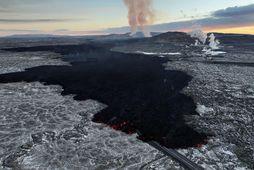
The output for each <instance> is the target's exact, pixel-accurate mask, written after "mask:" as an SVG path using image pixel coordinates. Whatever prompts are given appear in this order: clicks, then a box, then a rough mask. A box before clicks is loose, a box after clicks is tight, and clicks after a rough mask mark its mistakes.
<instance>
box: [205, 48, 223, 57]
mask: <svg viewBox="0 0 254 170" xmlns="http://www.w3.org/2000/svg"><path fill="white" fill-rule="evenodd" d="M202 51H203V52H205V55H211V56H217V55H220V54H226V53H227V52H224V51H212V49H207V48H204V49H203V50H202Z"/></svg>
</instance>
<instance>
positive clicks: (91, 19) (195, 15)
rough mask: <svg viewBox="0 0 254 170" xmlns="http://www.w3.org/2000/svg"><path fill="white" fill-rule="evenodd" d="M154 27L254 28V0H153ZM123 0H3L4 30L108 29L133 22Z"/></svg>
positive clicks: (1, 32) (0, 5) (116, 29)
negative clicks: (129, 18) (128, 15)
mask: <svg viewBox="0 0 254 170" xmlns="http://www.w3.org/2000/svg"><path fill="white" fill-rule="evenodd" d="M153 10H154V12H155V18H156V19H155V23H154V26H152V27H151V30H152V31H168V30H181V31H188V30H189V29H192V28H193V27H195V26H199V27H202V28H203V29H204V30H205V31H217V32H232V33H249V34H254V0H212V1H205V0H154V2H153ZM127 25H128V20H127V9H126V8H125V6H124V3H123V2H122V0H0V36H5V35H11V34H68V35H84V34H98V33H101V34H104V33H114V32H119V33H122V32H125V31H128V30H129V28H128V27H125V26H127Z"/></svg>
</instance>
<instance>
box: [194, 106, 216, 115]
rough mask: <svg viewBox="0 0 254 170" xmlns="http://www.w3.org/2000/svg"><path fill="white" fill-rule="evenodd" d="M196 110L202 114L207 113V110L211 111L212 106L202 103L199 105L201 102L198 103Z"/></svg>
mask: <svg viewBox="0 0 254 170" xmlns="http://www.w3.org/2000/svg"><path fill="white" fill-rule="evenodd" d="M196 111H197V112H198V113H199V114H200V115H201V116H203V115H204V114H206V113H208V112H213V111H214V110H213V108H209V107H206V106H204V105H201V104H198V105H197V109H196Z"/></svg>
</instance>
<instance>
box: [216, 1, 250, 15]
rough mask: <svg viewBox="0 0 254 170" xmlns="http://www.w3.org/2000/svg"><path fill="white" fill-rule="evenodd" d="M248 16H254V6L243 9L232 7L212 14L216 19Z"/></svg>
mask: <svg viewBox="0 0 254 170" xmlns="http://www.w3.org/2000/svg"><path fill="white" fill-rule="evenodd" d="M246 15H254V4H251V5H247V6H241V7H237V6H236V7H230V8H226V9H222V10H218V11H215V12H213V13H212V16H214V17H239V16H246Z"/></svg>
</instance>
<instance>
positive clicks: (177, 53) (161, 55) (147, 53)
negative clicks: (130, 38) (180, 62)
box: [137, 51, 182, 57]
mask: <svg viewBox="0 0 254 170" xmlns="http://www.w3.org/2000/svg"><path fill="white" fill-rule="evenodd" d="M137 53H138V54H144V55H158V56H160V57H164V55H182V54H181V53H179V52H175V53H154V52H144V51H137Z"/></svg>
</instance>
